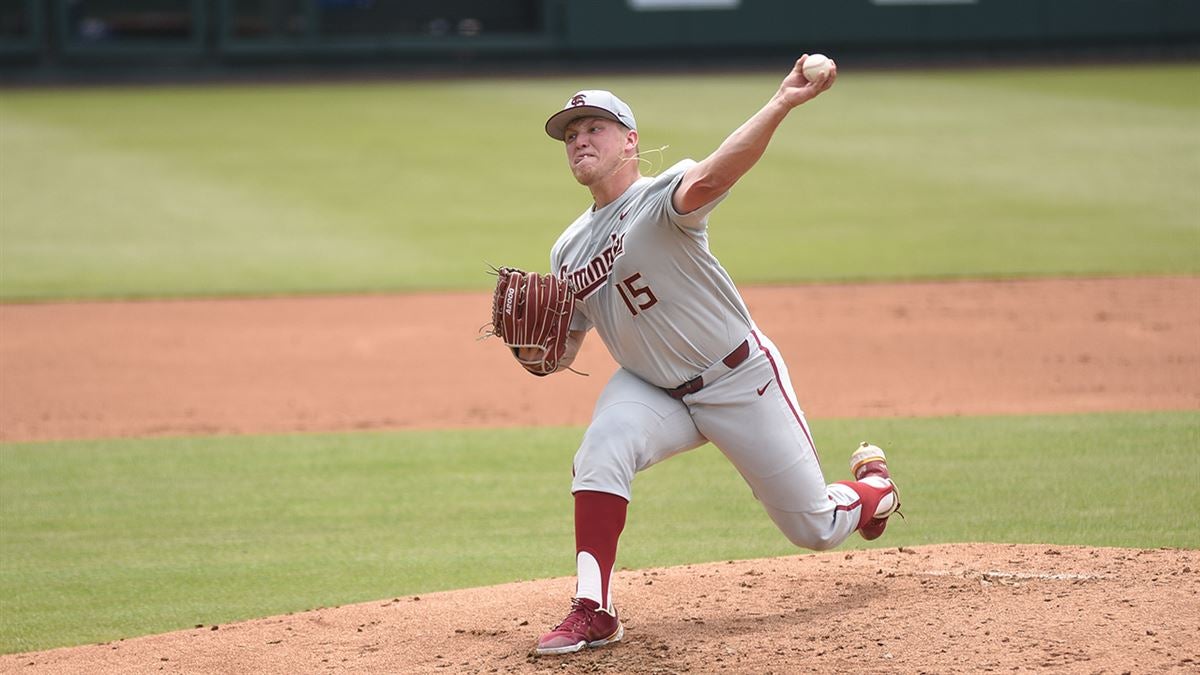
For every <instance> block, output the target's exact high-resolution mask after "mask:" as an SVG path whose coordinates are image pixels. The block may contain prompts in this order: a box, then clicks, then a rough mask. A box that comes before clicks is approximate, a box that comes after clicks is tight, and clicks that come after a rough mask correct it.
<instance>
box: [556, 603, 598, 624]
mask: <svg viewBox="0 0 1200 675" xmlns="http://www.w3.org/2000/svg"><path fill="white" fill-rule="evenodd" d="M595 615H596V612H595V611H594V610H593V609H592V608H591V607H588V606H587V605H585V604H584V603H583V600H581V599H579V598H575V599H573V600H571V613H570V614H568V615H567V618H565V619H563V620H562V623H560V624H558V626H556V627H555V628H554V630H556V631H557V630H565V631H571V632H572V633H582V632H584V631H586V630H587V628H588V626H590V625H591V623H592V617H594V616H595Z"/></svg>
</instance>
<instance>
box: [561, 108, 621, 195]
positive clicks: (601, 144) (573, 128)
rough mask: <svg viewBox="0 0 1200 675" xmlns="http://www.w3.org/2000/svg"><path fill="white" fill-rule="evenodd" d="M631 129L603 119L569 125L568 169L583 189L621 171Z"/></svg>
mask: <svg viewBox="0 0 1200 675" xmlns="http://www.w3.org/2000/svg"><path fill="white" fill-rule="evenodd" d="M628 131H629V130H628V129H626V128H625V127H624V126H622V125H620V124H617V123H616V122H613V121H612V120H606V119H603V118H600V117H581V118H580V119H577V120H575V121H573V122H571V123H570V124H568V125H567V128H566V133H565V135H564V136H563V141H564V143H566V147H567V165H568V166H570V168H571V173H572V174H574V175H575V180H577V181H579V183H580V184H581V185H591V184H592V183H594V182H596V181H597V180H601V179H603V178H607V177H608V176H611V175H612V174H613V173H615V172H616V171H617V169H619V168H620V166H621V162H622V158H623V157H624V154H625V153H624V150H625V140H626V134H627V133H628Z"/></svg>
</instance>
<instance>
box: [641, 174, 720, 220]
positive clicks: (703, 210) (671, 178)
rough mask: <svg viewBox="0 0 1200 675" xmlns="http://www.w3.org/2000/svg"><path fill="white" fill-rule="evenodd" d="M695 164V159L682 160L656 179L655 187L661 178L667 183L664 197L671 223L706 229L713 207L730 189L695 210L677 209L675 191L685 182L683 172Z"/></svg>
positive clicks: (715, 206)
mask: <svg viewBox="0 0 1200 675" xmlns="http://www.w3.org/2000/svg"><path fill="white" fill-rule="evenodd" d="M695 165H696V162H695V160H691V159H685V160H682V161H680V162H678V163H676V164H675V165H674V166H672V167H671V168H669V169H667V170H666V171H664V172H663V173H662V174H660V175H659V176H658V177H657V178H656V179H655V184H656V185H655V187H659V186H658V185H657V184H658V181H659V180H662V181H664V182H665V183H666V184H665V185H664V186H662V187H664V188H665V189H664V190H663V199H664V202H665V203H664V207H665V209H666V213H667V219H668V220H670V221H671V223H672V224H673V225H675V226H676V227H679V228H683V229H685V230H704V229H705V228H707V227H708V214H710V213H712V212H713V209H715V208H717V205H718V204H720V203H721V202H722V201H724V199H725V198H726V197H728V196H729V191H728V190H726V191H725V192H722V193H721V194H720V195H719V196H718V197H717V198H716V199H713V200H712V201H711V202H709V203H707V204H705V205H704V206H701V207H700V208H698V209H696V210H694V211H689V212H687V213H680V212H679V211H677V210H675V202H674V197H675V191H676V190H678V189H679V184H680V183H681V182H683V174H684V173H686V172H687V170H688V169H690V168H692V167H693V166H695Z"/></svg>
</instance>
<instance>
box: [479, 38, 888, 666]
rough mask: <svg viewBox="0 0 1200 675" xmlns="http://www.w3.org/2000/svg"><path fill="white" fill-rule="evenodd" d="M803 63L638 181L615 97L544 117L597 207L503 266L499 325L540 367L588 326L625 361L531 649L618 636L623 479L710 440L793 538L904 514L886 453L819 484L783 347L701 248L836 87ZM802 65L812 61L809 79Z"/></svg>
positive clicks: (831, 541) (589, 97)
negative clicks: (778, 148)
mask: <svg viewBox="0 0 1200 675" xmlns="http://www.w3.org/2000/svg"><path fill="white" fill-rule="evenodd" d="M806 59H807V55H806V56H803V57H801V58H800V59H799V60H798V61H796V63H795V66H794V67H793V69H792V70H791V72H790V73H788V75H787V76H786V77H785V78H784V79H783V82H782V83H781V84H780V86H779V90H778V91H776V92H775V94H774V95H773V96H772V97H771V99H770V100H769V101H768V102H767V104H766V105H765V106H763V108H762V109H761V110H759V111H758V112H757V113H755V114H754V115H753V116H752V117H751V118H750V119H749V120H747V121H746V122H745V123H744V124H742V126H740V127H738V128H737V129H736V130H735V131H734V132H733V133H732V134H730V135H729V137H728V138H726V139H725V141H724V142H723V143H722V144H721V145H720V147H718V148H717V149H716V151H714V152H713V153H712V154H711V155H709V156H708V157H706V158H704V159H703V160H701V161H699V162H696V161H692V160H684V161H681V162H679V163H678V164H675V165H674V166H672V167H670V168H669V169H667V170H665V171H663V172H662V173H661V174H659V175H657V176H643V175H641V170H640V168H639V161H638V152H639V149H638V130H637V129H638V127H637V122H636V121H635V120H634V116H633V111H632V110H631V109H630V108H629V106H628V105H626V104H625V103H624V102H623V101H622V100H621V99H619V98H617V97H616V96H615V95H614V94H612V93H611V92H608V91H600V90H586V91H580V92H578V93H577V94H575V95H573V96H572V97H571V98H569V99H568V100H567V102H566V105H565V106H564V107H563V108H562V109H561V110H559V111H557V112H556V113H554V114H553V115H552V116H551V117H550V118H549V119H548V120H547V121H546V133H547V134H549V135H550V137H551V138H553V139H555V140H556V141H560V142H562V143H563V148H564V150H565V152H566V159H567V166H568V167H569V168H570V170H571V174H572V175H573V176H574V177H575V180H577V181H578V182H579V183H580V184H581V185H583V186H585V187H587V188H588V190H589V191H590V192H591V196H592V201H593V203H592V204H590V205H589V206H588V208H587V209H586V210H584V212H583V213H582V214H580V215H579V217H578V218H576V219H575V221H574V222H573V223H571V224H570V226H568V227H567V228H566V230H565V231H564V232H563V234H562V235H561V236H560V237H559V239H558V241H557V243H555V244H554V247H553V249H552V250H551V253H550V261H551V271H552V273H551V274H549V275H537V274H531V273H525V272H522V271H520V270H513V269H509V268H505V269H502V270H500V280H499V283H498V284H497V290H496V295H495V299H494V306H493V325H492V331H493V333H494V334H496V335H499V336H500V337H501V338H502V339H503V340H504V341H505V343H506V344H507V345H508V346H509V347H510V348H511V349H512V351H513V354H514V356H515V357H516V358H517V360H518V361H519V362H520V363H521V365H522V366H523V367H524V368H525V369H526V370H528V371H529V372H531V373H533V374H535V375H549V374H551V373H554V372H558V371H561V370H564V369H566V368H568V367H569V366H570V365H571V363H572V361H573V360H574V358H575V355H576V354H577V353H578V351H579V346H580V344H581V343H582V342H583V340H584V338H585V336H586V335H587V334H588V333H589V332H590V331H591V330H593V329H594V330H595V331H596V333H597V335H598V336H599V337H600V339H601V340H602V341H603V342H604V345H605V346H606V347H607V348H608V350H609V352H611V354H612V356H613V359H614V360H616V362H617V363H618V364H619V365H620V368H619V369H618V370H617V371H616V373H615V374H614V375H613V377H612V379H611V380H610V381H609V382H608V384H607V385H606V386H605V389H604V391H603V393H602V394H601V395H600V399H599V400H598V401H597V403H596V407H595V411H594V412H593V415H592V421H591V423H590V425H589V426H588V429H587V432H586V433H585V434H584V437H583V440H582V442H581V444H580V446H579V449H578V451H577V453H576V455H575V460H574V480H573V482H572V485H571V490H572V493H573V495H574V502H575V551H576V554H575V555H576V565H577V585H576V593H575V598H574V599H573V601H572V607H571V610H570V612H569V614H568V615H567V617H566V619H564V620H563V621H562V623H560V624H559V625H558V626H557V627H556V628H554V629H553V630H551V631H550V632H548V633H546V634H545V635H543V636H542V637H541V638H540V640H539V641H538V644H537V648H536V652H537V653H538V654H563V653H569V652H575V651H579V650H581V649H583V648H585V647H600V646H603V645H607V644H611V643H614V642H617V641H619V640H620V639H621V638H622V636H623V635H624V629H623V627H622V626H621V622H620V620H619V618H618V614H617V609H616V607H615V606H614V604H613V598H612V589H611V587H610V585H609V580H610V578H611V576H612V572H613V569H614V566H615V563H616V556H617V540H618V538H619V537H620V535H621V531H622V530H623V529H624V526H625V514H626V507H627V505H628V502H629V500H630V499H631V498H632V494H631V491H630V485H631V483H632V481H633V477H634V474H635V473H637V472H638V471H641V470H643V469H645V468H647V467H649V466H652V465H654V464H656V463H658V462H661V461H663V460H664V459H667V458H668V457H671V456H672V455H675V454H678V453H681V452H684V451H687V450H690V449H693V448H696V447H699V446H701V445H703V444H704V443H706V442H710V441H711V442H712V443H713V444H714V445H716V446H717V447H718V448H719V449H720V450H721V452H722V453H724V454H725V456H726V457H727V458H728V459H729V461H730V462H732V463H733V465H734V466H735V467H737V470H738V472H739V473H741V475H742V477H743V478H744V479H745V480H746V482H747V483H748V484H749V485H750V488H751V489H752V490H753V492H754V495H755V497H757V499H758V500H759V501H760V502H761V503H762V505H763V508H764V509H765V510H766V512H767V514H768V515H769V516H770V517H771V519H772V520H773V521H774V522H775V524H776V525H777V526H778V527H779V529H780V530H781V531H782V532H783V533H784V534H785V535H786V536H787V537H788V539H789V540H791V541H792V542H793V543H795V544H796V545H797V546H801V547H804V548H808V549H814V550H825V549H829V548H833V547H835V546H837V545H838V544H840V543H841V542H843V541H845V540H846V538H847V537H849V536H850V535H851V534H853V533H854V532H855V531H858V532H859V533H860V534H861V535H862V536H863V537H865V538H867V539H875V538H876V537H879V536H880V535H881V534H883V530H884V528H885V527H886V525H887V520H888V517H889V516H891V515H892V514H893V513H895V512H896V511H897V509H898V508H899V506H900V502H899V498H898V495H897V492H896V486H895V485H894V484H893V482H892V480H891V477H890V474H889V472H888V467H887V464H886V463H885V459H884V454H883V451H882V450H880V449H879V448H878V447H876V446H874V445H870V444H867V443H863V444H862V446H861V447H860V448H858V449H856V450H855V452H854V453H853V454H852V455H851V458H850V471H851V475H853V476H854V480H853V481H839V482H836V483H833V484H826V482H825V477H824V475H823V473H822V470H821V465H820V462H819V460H818V457H817V451H816V448H815V446H814V444H813V440H812V434H811V433H810V432H809V427H808V423H807V421H806V420H805V417H804V412H803V410H802V409H801V407H800V404H799V403H798V402H797V400H796V394H795V391H794V390H793V389H792V384H791V380H790V379H789V377H788V369H787V364H786V363H785V362H784V359H783V356H782V355H781V354H780V353H779V350H778V349H777V348H776V347H775V345H774V343H772V342H771V340H770V338H768V337H767V336H766V335H765V334H763V332H762V331H761V330H759V329H758V328H757V327H756V326H755V323H754V320H753V319H752V318H751V316H750V312H749V311H748V310H747V309H746V304H745V302H743V300H742V297H741V295H740V294H739V293H738V290H737V288H736V287H735V286H734V284H733V281H732V280H731V279H730V277H729V274H728V273H727V272H726V271H725V269H724V268H723V267H721V264H720V263H719V262H718V261H717V259H716V257H714V256H713V254H712V252H711V251H710V250H709V246H708V227H709V216H710V215H711V214H712V212H713V210H714V209H716V208H717V206H718V205H719V204H720V203H721V202H722V200H724V199H725V198H726V196H728V194H729V190H730V188H732V187H733V185H734V184H735V183H737V181H738V180H739V179H740V178H741V177H742V176H743V175H745V174H746V172H747V171H749V170H750V169H751V168H752V167H753V166H754V165H755V163H757V162H758V160H759V158H760V157H762V155H763V152H764V151H765V150H766V149H767V144H768V142H769V141H770V140H771V137H772V136H773V135H774V134H775V132H776V130H777V129H778V127H779V125H780V123H782V122H783V120H784V118H785V117H787V116H788V114H789V113H791V112H792V110H794V109H795V108H797V107H798V106H800V105H802V104H804V103H807V102H808V101H810V100H812V99H813V98H815V97H817V96H818V95H820V94H821V93H823V92H825V91H826V90H828V89H829V88H830V87H832V86H833V84H834V82H835V81H836V79H837V68H836V65H835V64H832V63H830V64H829V65H828V66H826V68H827V70H826V71H825V72H824V73H822V74H819V75H817V76H815V77H814V79H813V80H812V81H810V80H809V79H806V77H805V75H804V65H805V60H806ZM811 72H812V71H811V70H810V73H811Z"/></svg>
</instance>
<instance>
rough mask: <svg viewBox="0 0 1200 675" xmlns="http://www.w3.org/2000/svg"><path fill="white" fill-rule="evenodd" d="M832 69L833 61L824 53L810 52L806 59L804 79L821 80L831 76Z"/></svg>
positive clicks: (810, 80)
mask: <svg viewBox="0 0 1200 675" xmlns="http://www.w3.org/2000/svg"><path fill="white" fill-rule="evenodd" d="M830 70H833V61H831V60H830V59H829V57H828V56H825V55H824V54H809V55H808V58H807V59H804V79H806V80H808V81H809V82H819V81H821V80H823V79H825V78H826V77H829V71H830Z"/></svg>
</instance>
